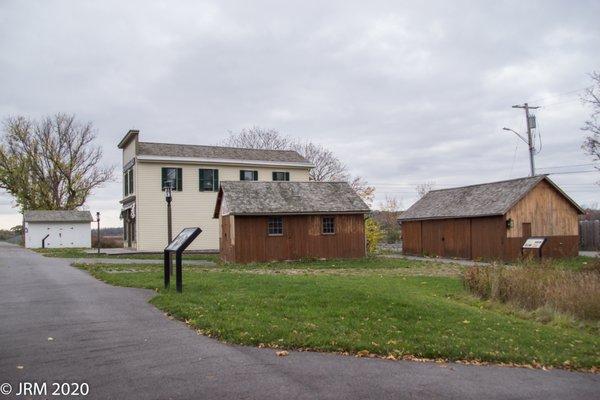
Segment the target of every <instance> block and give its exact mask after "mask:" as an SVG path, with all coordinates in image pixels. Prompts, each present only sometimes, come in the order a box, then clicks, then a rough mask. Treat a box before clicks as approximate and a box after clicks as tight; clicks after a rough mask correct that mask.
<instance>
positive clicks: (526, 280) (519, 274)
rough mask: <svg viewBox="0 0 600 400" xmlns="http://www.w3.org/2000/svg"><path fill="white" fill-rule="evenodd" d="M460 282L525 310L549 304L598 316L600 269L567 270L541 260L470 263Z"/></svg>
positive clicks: (581, 315)
mask: <svg viewBox="0 0 600 400" xmlns="http://www.w3.org/2000/svg"><path fill="white" fill-rule="evenodd" d="M463 283H464V285H465V287H466V288H467V289H468V290H469V291H471V293H473V294H475V295H477V296H479V297H481V298H483V299H491V300H497V301H500V302H503V303H512V304H515V305H517V306H519V307H522V308H525V309H527V310H537V309H540V308H549V309H552V310H555V311H558V312H563V313H568V314H571V315H573V316H576V317H578V318H581V319H586V320H598V319H600V273H598V272H597V270H592V271H588V270H585V271H569V270H562V269H556V268H552V267H549V266H547V265H543V264H541V265H540V264H537V265H525V266H522V267H521V266H519V267H507V266H497V265H492V266H488V267H470V268H468V269H467V270H466V271H465V272H464V274H463Z"/></svg>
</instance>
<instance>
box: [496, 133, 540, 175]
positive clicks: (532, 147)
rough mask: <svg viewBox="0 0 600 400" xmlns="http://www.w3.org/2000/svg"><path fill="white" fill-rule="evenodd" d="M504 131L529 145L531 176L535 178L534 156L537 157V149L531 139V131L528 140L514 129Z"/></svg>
mask: <svg viewBox="0 0 600 400" xmlns="http://www.w3.org/2000/svg"><path fill="white" fill-rule="evenodd" d="M502 130H503V131H508V132H512V133H514V134H515V135H517V136H518V137H519V139H521V140H522V141H523V142H524V143H525V144H526V145H527V147H529V167H530V168H531V176H535V163H534V160H533V156H534V155H535V147H534V146H533V141H532V139H531V131H530V130H529V134H528V136H527V138H528V139H526V138H525V137H524V136H523V135H521V134H520V133H519V132H517V131H515V130H513V129H510V128H502Z"/></svg>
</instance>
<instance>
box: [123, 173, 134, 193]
mask: <svg viewBox="0 0 600 400" xmlns="http://www.w3.org/2000/svg"><path fill="white" fill-rule="evenodd" d="M132 193H133V168H130V169H128V170H127V171H125V173H124V174H123V195H124V196H129V195H130V194H132Z"/></svg>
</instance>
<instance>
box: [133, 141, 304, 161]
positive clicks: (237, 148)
mask: <svg viewBox="0 0 600 400" xmlns="http://www.w3.org/2000/svg"><path fill="white" fill-rule="evenodd" d="M139 143H142V144H161V145H164V144H166V145H172V146H195V147H217V148H220V149H231V150H260V151H287V152H292V153H297V154H299V155H300V156H302V155H301V154H300V153H298V151H297V150H293V149H255V148H251V147H233V146H218V145H211V144H191V143H167V142H146V141H144V142H138V144H139ZM305 158H306V157H305Z"/></svg>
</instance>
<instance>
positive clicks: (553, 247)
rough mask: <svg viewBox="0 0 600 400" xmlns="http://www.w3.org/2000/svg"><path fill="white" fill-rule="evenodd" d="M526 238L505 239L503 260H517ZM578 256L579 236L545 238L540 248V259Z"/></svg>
mask: <svg viewBox="0 0 600 400" xmlns="http://www.w3.org/2000/svg"><path fill="white" fill-rule="evenodd" d="M525 240H526V238H525V237H522V238H507V239H506V246H505V248H504V259H505V260H507V261H509V260H518V259H519V258H521V248H522V246H523V243H525ZM578 255H579V236H547V237H546V243H544V246H543V247H542V258H564V257H577V256H578Z"/></svg>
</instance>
